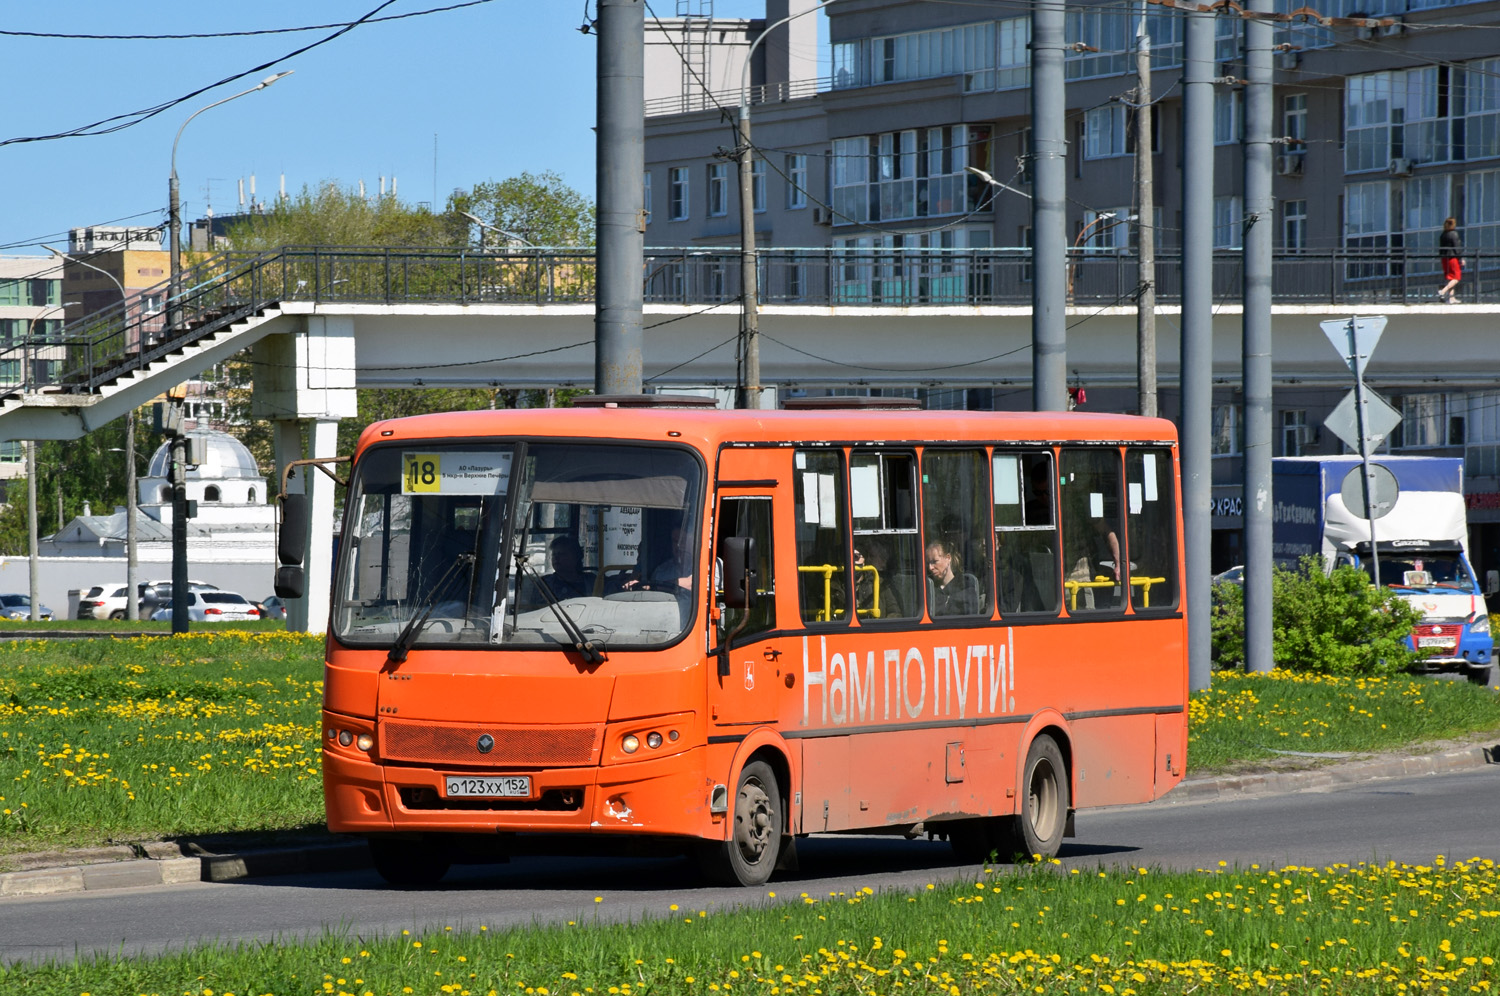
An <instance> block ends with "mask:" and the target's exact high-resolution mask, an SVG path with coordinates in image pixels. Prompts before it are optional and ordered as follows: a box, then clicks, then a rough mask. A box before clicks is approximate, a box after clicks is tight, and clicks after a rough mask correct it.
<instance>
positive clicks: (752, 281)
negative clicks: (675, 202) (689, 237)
mask: <svg viewBox="0 0 1500 996" xmlns="http://www.w3.org/2000/svg"><path fill="white" fill-rule="evenodd" d="M749 61H750V60H749V58H748V57H747V58H746V60H745V62H746V64H747V65H748V64H749ZM739 163H740V294H741V295H742V297H741V298H740V348H739V350H738V352H739V364H738V366H739V377H738V378H737V381H736V384H735V397H734V407H736V408H759V407H760V271H759V269H758V268H757V266H756V262H755V177H754V170H755V149H754V147H753V146H752V145H751V144H750V103H749V101H748V100H746V101H744V102H742V104H741V106H740V120H739Z"/></svg>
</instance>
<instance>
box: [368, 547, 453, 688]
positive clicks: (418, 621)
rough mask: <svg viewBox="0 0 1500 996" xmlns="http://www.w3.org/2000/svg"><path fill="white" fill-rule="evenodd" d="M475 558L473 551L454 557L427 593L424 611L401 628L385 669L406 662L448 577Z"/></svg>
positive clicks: (394, 667) (387, 655) (387, 669)
mask: <svg viewBox="0 0 1500 996" xmlns="http://www.w3.org/2000/svg"><path fill="white" fill-rule="evenodd" d="M474 560H475V558H474V555H473V554H472V553H460V554H459V555H458V556H457V557H455V558H453V563H452V564H451V565H449V567H448V569H447V570H446V571H444V572H443V576H442V577H440V578H438V579H437V583H436V584H434V585H433V586H432V588H431V590H430V591H429V592H428V593H427V601H426V603H425V604H424V605H423V606H422V611H421V612H420V613H418V614H417V615H414V616H412V617H411V620H410V621H409V622H407V624H406V628H405V629H403V630H401V635H400V636H398V637H396V642H395V643H393V644H391V650H390V653H388V654H386V655H385V668H384V670H386V671H394V670H395V669H396V668H398V667H400V666H401V665H402V664H404V663H405V662H406V654H407V652H408V651H410V650H411V645H412V644H413V643H416V642H417V637H419V636H421V635H422V627H423V626H425V625H427V619H428V617H430V616H431V615H432V610H433V609H434V608H436V607H437V600H438V594H439V593H440V592H442V590H443V588H444V587H445V586H446V585H447V584H448V579H449V578H451V577H452V576H453V572H454V571H456V570H458V569H459V568H460V567H462V566H463V565H464V564H469V565H470V566H472V565H473V563H474Z"/></svg>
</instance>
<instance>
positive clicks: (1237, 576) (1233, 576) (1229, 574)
mask: <svg viewBox="0 0 1500 996" xmlns="http://www.w3.org/2000/svg"><path fill="white" fill-rule="evenodd" d="M1244 583H1245V565H1244V564H1239V565H1237V566H1235V567H1231V568H1230V569H1229V570H1227V571H1223V572H1222V573H1219V574H1215V575H1214V584H1244Z"/></svg>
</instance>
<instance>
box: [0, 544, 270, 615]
mask: <svg viewBox="0 0 1500 996" xmlns="http://www.w3.org/2000/svg"><path fill="white" fill-rule="evenodd" d="M37 567H38V584H37V591H38V593H39V594H40V596H41V601H42V604H43V605H45V606H47V607H48V608H50V609H51V610H52V611H53V612H54V613H56V618H58V619H63V618H68V613H69V610H70V602H69V598H68V593H69V592H70V591H74V590H78V591H85V592H86V591H88V589H89V587H90V586H91V585H96V584H116V585H123V584H124V583H125V561H124V559H122V558H119V557H38V558H37ZM136 573H137V579H136V580H137V581H138V582H146V581H170V580H171V578H172V563H171V561H170V560H168V561H166V562H164V563H157V562H147V561H145V560H142V561H141V562H140V563H139V564H137V567H136ZM275 575H276V571H275V567H274V566H273V565H272V564H271V562H270V561H269V560H258V561H256V562H254V563H249V562H245V563H236V562H232V561H225V562H220V563H212V564H204V563H190V564H189V565H188V577H189V578H191V579H192V580H194V581H203V582H206V583H208V584H215V585H218V586H219V587H220V588H227V589H229V590H230V591H237V592H239V593H240V594H241V595H244V596H245V597H246V598H248V599H250V600H251V601H252V602H256V601H259V600H260V599H262V598H265V597H266V596H268V595H270V594H271V589H272V584H273V583H274V581H275ZM30 588H31V568H30V562H29V561H28V560H27V559H26V558H25V557H5V558H3V559H0V591H4V592H13V591H14V592H20V593H21V594H26V593H27V592H28V591H29V590H30ZM76 606H77V599H76V596H75V598H74V600H73V601H72V603H71V607H72V609H73V615H75V616H76V615H77V611H76Z"/></svg>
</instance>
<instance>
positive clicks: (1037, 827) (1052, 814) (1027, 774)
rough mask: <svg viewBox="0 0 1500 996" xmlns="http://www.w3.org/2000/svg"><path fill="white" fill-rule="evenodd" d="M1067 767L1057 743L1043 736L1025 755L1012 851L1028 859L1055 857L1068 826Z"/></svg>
mask: <svg viewBox="0 0 1500 996" xmlns="http://www.w3.org/2000/svg"><path fill="white" fill-rule="evenodd" d="M1070 805H1071V800H1070V799H1069V798H1068V766H1067V763H1066V762H1065V761H1063V755H1062V750H1061V749H1060V748H1059V747H1058V746H1057V741H1055V740H1053V739H1052V738H1051V737H1050V736H1048V735H1047V734H1045V733H1044V734H1042V735H1041V736H1039V737H1037V738H1036V739H1035V740H1033V741H1032V742H1031V749H1030V750H1028V751H1027V752H1026V766H1025V767H1024V768H1023V769H1022V770H1021V810H1020V812H1018V813H1017V814H1016V815H1015V818H1014V822H1013V827H1012V830H1011V841H1010V845H1011V848H1010V849H1011V851H1012V853H1013V854H1015V855H1017V856H1020V857H1023V858H1029V857H1030V856H1032V855H1036V856H1038V857H1040V858H1043V859H1045V858H1055V857H1057V852H1058V849H1059V848H1061V847H1062V839H1063V831H1064V830H1066V829H1067V826H1068V807H1069V806H1070Z"/></svg>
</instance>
